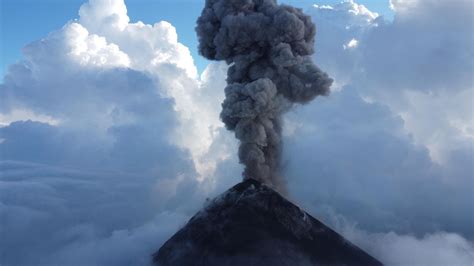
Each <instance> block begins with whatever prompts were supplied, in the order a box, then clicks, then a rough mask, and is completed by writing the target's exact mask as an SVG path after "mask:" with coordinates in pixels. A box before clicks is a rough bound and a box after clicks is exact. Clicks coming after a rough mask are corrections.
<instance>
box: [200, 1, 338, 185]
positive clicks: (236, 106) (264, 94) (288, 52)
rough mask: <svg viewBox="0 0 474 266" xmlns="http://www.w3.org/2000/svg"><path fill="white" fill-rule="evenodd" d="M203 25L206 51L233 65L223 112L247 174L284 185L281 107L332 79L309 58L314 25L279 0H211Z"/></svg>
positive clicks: (322, 89) (324, 88)
mask: <svg viewBox="0 0 474 266" xmlns="http://www.w3.org/2000/svg"><path fill="white" fill-rule="evenodd" d="M196 32H197V34H198V38H199V52H200V53H201V54H202V55H203V56H205V57H206V58H208V59H211V60H225V61H226V62H227V64H229V65H230V68H229V70H228V73H227V84H228V85H227V87H226V88H225V96H226V98H225V100H224V102H223V103H222V108H223V109H222V112H221V119H222V121H223V122H224V124H225V125H226V128H227V129H229V130H233V131H234V132H235V136H236V137H237V138H238V139H239V140H240V147H239V159H240V162H241V163H243V164H244V165H245V170H244V173H243V175H244V178H245V179H247V178H253V179H256V180H259V181H261V182H263V183H266V184H268V185H270V186H273V187H275V188H280V185H281V180H280V174H279V170H280V157H281V151H282V139H281V131H282V122H281V119H282V114H283V113H284V112H286V111H287V110H289V108H290V107H291V106H292V105H293V104H294V103H307V102H309V101H311V100H313V99H314V98H315V97H316V96H318V95H327V94H328V93H329V88H330V86H331V84H332V79H330V78H329V77H328V75H327V74H326V73H324V72H322V71H321V70H320V69H319V68H318V67H317V66H316V65H315V64H314V63H313V62H312V60H311V57H310V55H311V54H312V53H313V52H314V50H313V49H314V48H313V47H314V36H315V33H316V27H315V25H314V24H313V23H312V22H311V18H310V17H309V16H306V15H305V14H303V12H302V10H301V9H297V8H293V7H291V6H286V5H279V4H277V2H276V0H206V5H205V7H204V9H203V11H202V14H201V16H200V17H199V18H198V20H197V27H196Z"/></svg>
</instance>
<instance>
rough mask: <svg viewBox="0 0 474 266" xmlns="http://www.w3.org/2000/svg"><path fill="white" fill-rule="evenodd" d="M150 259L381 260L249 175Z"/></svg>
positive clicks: (276, 264)
mask: <svg viewBox="0 0 474 266" xmlns="http://www.w3.org/2000/svg"><path fill="white" fill-rule="evenodd" d="M153 262H154V264H155V265H160V266H168V265H181V266H186V265H193V266H201V265H202V266H204V265H206V266H214V265H215V266H225V265H227V266H234V265H235V266H241V265H244V266H253V265H255V266H256V265H273V266H282V265H288V266H290V265H291V266H295V265H364V266H371V265H382V263H380V262H379V261H377V260H376V259H374V258H373V257H371V256H370V255H368V254H367V253H366V252H364V251H363V250H361V249H360V248H358V247H356V246H355V245H353V244H351V243H350V242H349V241H347V240H346V239H344V238H343V237H342V236H340V235H339V234H337V233H336V232H335V231H333V230H331V229H330V228H328V227H327V226H325V225H324V224H322V223H321V222H319V221H318V220H316V219H315V218H313V217H312V216H311V215H309V214H308V213H306V212H304V211H303V210H301V209H300V208H299V207H298V206H296V205H294V204H292V203H291V202H289V201H288V200H286V199H285V198H283V197H282V196H281V195H280V194H278V193H277V192H275V191H274V190H272V189H271V188H269V187H268V186H266V185H263V184H261V183H260V182H258V181H255V180H252V179H248V180H246V181H244V182H242V183H239V184H237V185H236V186H234V187H232V188H231V189H229V190H228V191H227V192H225V193H224V194H222V195H220V196H219V197H217V198H216V199H214V200H212V201H211V202H210V203H209V204H208V206H206V207H205V208H204V209H203V210H201V211H199V212H198V213H197V214H196V215H195V216H194V217H192V218H191V219H190V220H189V222H188V223H187V225H186V226H184V227H183V228H182V229H181V230H179V231H178V232H177V233H176V234H175V235H174V236H173V237H171V238H170V239H169V240H168V241H167V242H166V243H165V244H164V245H163V246H162V247H161V248H160V249H159V250H158V251H157V252H156V253H155V254H154V255H153Z"/></svg>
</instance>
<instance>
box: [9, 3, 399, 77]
mask: <svg viewBox="0 0 474 266" xmlns="http://www.w3.org/2000/svg"><path fill="white" fill-rule="evenodd" d="M125 2H126V4H127V9H128V14H129V16H130V19H131V21H138V20H141V21H143V22H145V23H150V24H153V23H155V22H158V21H161V20H166V21H169V22H171V24H173V25H174V26H175V27H176V29H177V31H178V32H179V40H180V42H182V43H183V44H185V45H186V46H188V47H189V49H190V50H191V53H192V54H193V57H194V59H195V61H196V65H197V67H198V69H199V71H202V70H203V69H204V68H205V67H206V65H207V64H208V62H207V61H206V60H205V59H204V58H202V57H200V56H197V38H196V34H195V32H194V26H195V22H196V19H197V17H198V16H199V14H200V13H201V8H202V6H203V4H204V2H203V1H199V0H177V1H173V0H126V1H125ZM338 2H340V1H339V0H317V1H311V0H289V1H286V3H288V4H291V5H294V6H299V7H302V8H307V7H309V6H310V5H311V4H314V3H318V4H321V5H323V4H334V3H338ZM359 2H360V3H361V4H364V5H366V6H367V7H368V8H369V9H370V10H372V11H374V12H377V13H379V14H381V15H384V16H385V17H387V18H391V17H392V16H393V11H392V10H391V9H390V8H389V3H388V0H387V1H385V0H362V1H359ZM83 3H84V0H42V1H38V0H2V1H1V2H0V11H1V16H0V20H1V23H0V25H1V31H0V34H1V39H2V44H1V47H0V49H1V58H0V63H1V66H0V76H1V77H2V79H3V76H4V73H5V71H6V69H7V67H8V65H10V64H12V63H14V62H16V61H17V60H19V59H20V58H21V50H22V48H23V46H24V45H25V44H26V43H29V42H31V41H34V40H38V39H40V38H43V37H44V36H46V35H47V34H48V33H49V32H51V31H53V30H55V29H59V28H61V27H62V26H63V25H64V23H65V22H67V21H69V20H71V19H73V18H77V16H78V15H77V12H78V9H79V7H80V6H81V4H83ZM32 25H34V26H32Z"/></svg>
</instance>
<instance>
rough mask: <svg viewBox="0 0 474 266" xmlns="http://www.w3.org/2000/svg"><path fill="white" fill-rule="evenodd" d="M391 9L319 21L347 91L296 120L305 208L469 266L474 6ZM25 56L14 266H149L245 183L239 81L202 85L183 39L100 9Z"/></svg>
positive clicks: (345, 11) (2, 256)
mask: <svg viewBox="0 0 474 266" xmlns="http://www.w3.org/2000/svg"><path fill="white" fill-rule="evenodd" d="M391 6H392V8H393V9H394V12H395V17H394V20H393V21H386V20H385V19H384V18H383V17H380V16H378V15H377V14H375V13H373V12H371V11H370V10H368V9H367V8H365V7H363V6H362V5H359V4H357V3H356V2H354V1H347V2H345V3H342V4H339V5H334V6H327V5H325V6H323V5H318V6H311V7H308V9H307V10H306V12H307V13H308V14H311V16H312V18H313V21H314V22H315V23H316V24H317V25H318V28H317V30H318V35H317V41H316V43H317V45H316V46H315V49H316V53H315V55H314V56H315V57H316V61H317V62H318V64H320V65H321V68H323V69H325V70H327V71H328V73H329V75H330V76H331V77H334V79H335V85H334V86H333V88H332V90H333V91H332V94H331V96H330V97H328V98H324V99H317V100H316V101H315V102H314V103H311V104H308V105H306V106H304V108H301V109H296V110H295V111H293V112H291V113H289V114H288V115H287V116H285V118H284V127H283V136H284V142H285V146H284V147H283V152H284V155H283V157H284V158H283V159H284V160H283V166H282V167H283V172H284V176H285V178H286V180H287V181H286V182H287V183H288V188H289V195H290V197H292V200H293V201H295V202H297V203H298V204H300V205H301V206H302V207H304V208H305V209H306V210H308V211H309V212H310V213H312V214H314V216H315V217H317V218H319V219H322V220H323V221H325V222H326V223H327V224H329V225H330V226H332V227H334V228H336V229H337V230H338V231H339V232H341V233H342V234H343V235H344V236H345V237H347V238H348V239H350V240H351V241H353V242H355V243H356V244H358V245H360V246H361V247H363V248H364V249H366V250H367V251H369V252H370V253H371V254H373V255H374V256H376V257H377V258H379V259H380V260H382V261H383V262H385V263H386V264H387V265H436V264H438V265H446V264H448V265H469V263H470V262H471V261H473V259H474V248H473V244H472V239H473V236H474V228H473V224H474V220H473V217H474V214H473V212H472V210H473V209H474V208H473V207H474V206H473V202H474V201H473V200H474V199H473V198H472V195H474V191H473V189H474V180H473V176H474V175H473V167H472V162H473V140H474V138H473V136H474V133H473V132H474V131H473V128H472V124H473V112H472V98H473V81H472V78H470V74H471V73H472V72H473V61H474V60H472V59H473V56H474V53H473V49H474V48H473V47H474V45H473V38H472V37H473V36H472V32H473V29H472V25H473V24H472V21H473V16H472V12H470V11H469V10H470V7H471V3H470V2H469V1H467V0H465V1H462V0H456V1H434V0H417V1H391ZM470 25H471V26H470ZM23 54H24V58H23V59H22V60H21V61H20V62H18V63H17V64H14V65H11V66H10V68H9V70H8V73H7V75H6V76H5V78H4V83H3V84H0V99H1V104H0V125H1V127H0V160H1V162H0V223H1V226H0V236H1V241H0V263H1V264H2V265H130V264H133V265H146V264H147V263H148V262H149V259H150V257H149V255H150V254H151V253H152V252H153V251H154V250H156V249H157V248H158V247H159V246H160V245H161V244H162V243H163V241H165V240H166V239H167V238H168V237H169V236H171V234H173V233H174V232H175V231H176V230H177V229H178V228H179V227H180V226H181V225H183V224H184V223H185V222H186V221H187V219H188V218H189V217H190V216H191V215H192V214H193V213H194V212H195V211H196V210H197V209H198V208H200V206H201V205H202V204H203V203H204V202H205V198H206V197H212V196H214V195H216V194H217V193H219V192H222V191H224V190H225V189H227V188H228V187H229V186H231V185H233V184H234V183H236V182H238V181H239V180H240V174H241V172H242V167H241V166H240V165H239V164H238V159H237V158H236V156H235V154H236V151H237V143H236V141H235V140H234V138H233V136H232V135H231V134H229V133H228V132H226V130H225V129H224V128H223V125H222V123H221V122H220V121H219V112H220V109H221V108H220V104H221V102H222V101H223V99H224V92H223V90H222V88H223V87H225V75H226V72H227V67H226V66H225V65H223V64H215V63H212V64H210V65H209V66H208V67H207V69H206V70H205V71H204V73H202V75H200V76H198V73H197V71H196V67H195V66H194V63H193V58H192V57H191V56H190V53H189V50H188V49H187V47H185V46H184V45H182V44H180V43H179V42H178V34H177V33H176V31H175V29H174V27H173V26H172V25H171V24H169V23H167V22H158V23H156V24H154V25H148V24H144V23H142V22H130V19H129V18H128V16H127V11H126V6H125V3H124V2H123V0H90V1H89V2H88V3H85V4H84V5H83V6H82V7H81V9H80V11H79V18H78V19H77V20H71V21H69V22H68V23H66V25H65V26H64V27H63V28H62V29H59V30H57V31H54V32H52V33H50V34H49V35H48V36H45V37H44V38H43V39H42V40H38V41H35V42H32V43H31V44H29V45H27V46H26V47H25V48H24V51H23Z"/></svg>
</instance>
